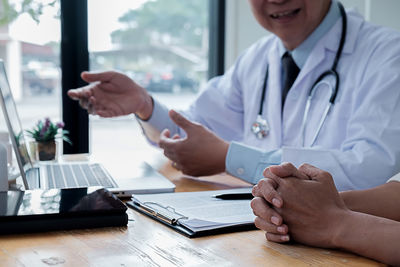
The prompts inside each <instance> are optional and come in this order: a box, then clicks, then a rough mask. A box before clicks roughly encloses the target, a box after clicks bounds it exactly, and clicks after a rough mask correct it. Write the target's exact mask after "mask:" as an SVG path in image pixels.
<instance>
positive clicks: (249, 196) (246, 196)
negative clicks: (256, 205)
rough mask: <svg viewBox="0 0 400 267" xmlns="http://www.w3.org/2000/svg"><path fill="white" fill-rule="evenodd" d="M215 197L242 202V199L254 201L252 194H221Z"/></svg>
mask: <svg viewBox="0 0 400 267" xmlns="http://www.w3.org/2000/svg"><path fill="white" fill-rule="evenodd" d="M213 197H215V198H219V199H223V200H240V199H253V195H252V194H251V193H232V194H219V195H214V196H213Z"/></svg>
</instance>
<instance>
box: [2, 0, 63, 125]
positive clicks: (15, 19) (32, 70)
mask: <svg viewBox="0 0 400 267" xmlns="http://www.w3.org/2000/svg"><path fill="white" fill-rule="evenodd" d="M59 10H60V6H59V2H58V1H54V0H34V1H22V0H9V1H2V2H1V4H0V11H1V12H0V14H1V18H0V58H1V59H3V60H4V63H5V67H6V70H7V75H8V80H9V83H10V87H11V90H12V93H13V96H14V98H15V101H16V104H17V109H18V111H19V115H20V119H21V123H22V126H23V128H24V129H28V128H31V127H33V125H34V124H35V123H36V122H37V121H38V120H39V119H43V118H45V117H49V118H51V119H52V120H54V121H59V120H61V112H60V111H61V106H60V103H61V100H60V95H61V82H60V81H61V71H60V60H59V58H60V56H59V55H60V45H59V44H60V36H61V28H60V18H59V17H60V16H59ZM0 122H1V131H7V128H6V124H5V120H4V117H3V115H1V118H0Z"/></svg>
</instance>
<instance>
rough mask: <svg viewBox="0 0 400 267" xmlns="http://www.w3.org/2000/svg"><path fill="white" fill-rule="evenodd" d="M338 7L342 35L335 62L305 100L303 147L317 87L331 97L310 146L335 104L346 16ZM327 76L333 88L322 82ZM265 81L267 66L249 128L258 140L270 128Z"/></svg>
mask: <svg viewBox="0 0 400 267" xmlns="http://www.w3.org/2000/svg"><path fill="white" fill-rule="evenodd" d="M338 6H339V10H340V14H341V16H342V35H341V37H340V43H339V48H338V51H337V52H336V56H335V60H334V62H333V65H332V67H331V68H330V69H329V70H327V71H325V72H324V73H322V74H321V75H320V76H319V77H318V79H317V80H316V81H315V82H314V84H313V85H312V86H311V89H310V91H309V93H308V98H307V103H306V107H305V111H304V116H303V121H302V124H301V133H302V136H303V146H304V139H305V129H306V126H307V125H306V124H307V118H308V113H309V111H310V107H311V100H312V99H313V97H314V95H315V92H316V91H317V89H318V87H319V86H321V85H324V84H325V85H327V86H328V87H329V88H330V89H331V97H330V98H329V103H328V105H327V107H326V108H325V110H324V112H323V114H322V118H321V120H320V122H319V124H318V128H317V131H316V132H315V134H314V136H313V138H312V140H311V144H310V146H313V145H314V143H315V141H316V139H317V137H318V135H319V133H320V131H321V129H322V126H323V124H324V122H325V120H326V118H327V116H328V113H329V111H330V109H331V107H332V105H333V104H334V103H335V99H336V96H337V93H338V90H339V74H338V72H337V71H336V67H337V64H338V62H339V59H340V56H341V55H342V50H343V46H344V43H345V41H346V29H347V16H346V12H345V10H344V7H343V5H342V4H341V3H340V2H338ZM327 76H332V77H333V78H334V82H335V86H331V84H330V83H328V82H327V81H324V79H325V78H326V77H327ZM267 80H268V66H267V71H266V73H265V77H264V83H263V91H262V94H261V102H260V108H259V111H258V115H257V119H256V121H255V122H254V123H253V124H252V126H251V131H252V132H253V133H254V134H255V135H256V137H257V138H258V139H263V138H265V137H266V136H267V135H268V133H269V131H270V127H269V124H268V122H267V120H266V119H264V118H263V117H262V113H263V105H264V99H265V93H266V91H267V89H266V88H267Z"/></svg>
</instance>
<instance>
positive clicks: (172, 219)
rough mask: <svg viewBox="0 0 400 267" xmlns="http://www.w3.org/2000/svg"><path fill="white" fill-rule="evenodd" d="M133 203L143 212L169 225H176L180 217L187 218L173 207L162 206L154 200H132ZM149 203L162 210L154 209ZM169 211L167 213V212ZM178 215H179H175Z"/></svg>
mask: <svg viewBox="0 0 400 267" xmlns="http://www.w3.org/2000/svg"><path fill="white" fill-rule="evenodd" d="M133 202H134V203H135V205H136V206H137V207H138V208H139V209H140V210H141V211H143V212H144V213H147V214H148V215H150V216H153V217H156V218H157V219H159V220H161V221H163V222H165V223H168V224H171V225H177V224H178V222H179V220H181V219H189V218H188V217H186V216H184V215H182V214H180V213H178V212H176V211H175V209H174V208H173V207H170V206H167V207H164V206H162V205H160V204H158V203H156V202H150V201H148V202H143V203H140V202H137V201H133ZM151 205H154V206H157V207H159V208H161V209H163V210H164V211H160V210H158V209H154V208H152V207H151ZM167 213H169V214H167ZM175 215H178V216H179V217H177V216H175Z"/></svg>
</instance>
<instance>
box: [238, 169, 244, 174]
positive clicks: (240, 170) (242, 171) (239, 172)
mask: <svg viewBox="0 0 400 267" xmlns="http://www.w3.org/2000/svg"><path fill="white" fill-rule="evenodd" d="M236 173H237V174H239V175H242V174H244V169H243V168H238V169H237V170H236Z"/></svg>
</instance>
